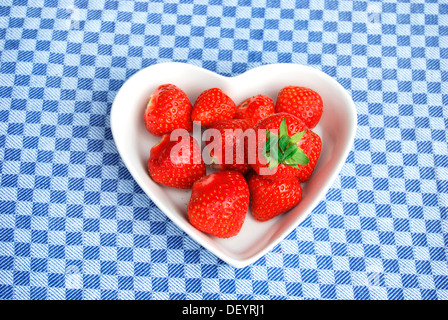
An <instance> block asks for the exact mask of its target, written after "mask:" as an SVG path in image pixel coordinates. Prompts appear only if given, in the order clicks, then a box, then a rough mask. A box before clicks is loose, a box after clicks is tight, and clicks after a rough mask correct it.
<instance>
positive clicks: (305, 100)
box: [275, 86, 323, 129]
mask: <svg viewBox="0 0 448 320" xmlns="http://www.w3.org/2000/svg"><path fill="white" fill-rule="evenodd" d="M275 111H276V112H277V113H280V112H287V113H290V114H292V115H295V116H297V117H299V118H300V119H301V120H302V121H303V122H305V124H306V125H307V127H308V128H310V129H312V128H314V127H315V126H316V125H317V123H318V122H319V120H320V118H321V117H322V112H323V103H322V98H321V96H320V95H319V94H318V93H317V92H316V91H314V90H312V89H310V88H306V87H295V86H288V87H284V88H283V89H281V90H280V92H279V94H278V96H277V101H276V105H275Z"/></svg>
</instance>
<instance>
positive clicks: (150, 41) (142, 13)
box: [0, 0, 448, 300]
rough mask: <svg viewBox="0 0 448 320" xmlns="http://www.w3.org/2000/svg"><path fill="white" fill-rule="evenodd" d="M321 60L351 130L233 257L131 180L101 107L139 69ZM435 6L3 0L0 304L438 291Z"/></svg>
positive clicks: (442, 69)
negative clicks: (318, 181)
mask: <svg viewBox="0 0 448 320" xmlns="http://www.w3.org/2000/svg"><path fill="white" fill-rule="evenodd" d="M168 61H180V62H186V63H190V64H194V65H197V66H201V67H203V68H206V69H209V70H212V71H214V72H217V73H219V74H222V75H226V76H235V75H238V74H241V73H243V72H245V71H246V70H249V69H252V68H255V67H257V66H260V65H264V64H271V63H278V62H283V63H299V64H306V65H310V66H312V67H315V68H317V69H320V70H322V71H324V72H325V73H327V74H329V75H330V76H332V77H334V78H335V79H336V80H337V81H338V82H339V83H341V84H342V85H343V86H344V87H345V88H346V90H347V91H348V92H349V93H350V94H351V95H352V97H353V99H354V101H355V103H356V107H357V111H358V131H357V134H356V139H355V143H354V146H353V148H352V150H351V152H350V154H349V157H348V159H347V160H346V163H345V165H344V167H343V169H342V171H341V173H340V175H339V176H338V178H337V179H336V181H335V182H334V184H333V185H332V187H331V188H330V190H329V191H328V193H327V194H326V196H325V198H324V199H323V200H322V201H321V202H320V203H319V205H318V206H317V207H316V208H315V209H314V211H313V212H312V214H311V215H310V216H309V217H308V218H307V219H306V220H305V221H304V222H303V223H302V224H301V225H299V226H298V227H297V228H296V229H295V230H294V231H293V232H292V233H291V234H289V235H288V236H287V237H286V239H285V240H283V241H282V242H281V243H280V244H279V245H277V246H276V247H275V248H274V249H273V250H272V251H271V252H269V253H268V254H266V255H265V256H264V257H262V258H260V259H259V260H258V261H256V262H255V263H253V264H252V265H250V266H248V267H245V268H242V269H236V268H234V267H231V266H229V265H227V264H226V263H224V262H223V261H221V260H220V259H219V258H217V257H215V256H214V255H213V254H211V253H210V252H208V251H207V250H205V249H203V248H202V247H201V246H200V245H198V244H197V243H196V242H195V241H193V240H192V239H191V238H190V237H189V236H187V235H186V234H185V233H184V232H183V231H182V230H180V229H179V228H178V227H177V226H176V225H175V224H174V223H173V222H171V221H170V220H169V219H168V218H167V217H166V216H165V215H164V214H163V213H162V212H161V211H160V210H159V209H158V208H157V207H156V206H155V205H154V204H153V203H152V202H151V200H150V199H149V198H148V197H147V196H146V195H145V194H144V193H143V192H142V190H141V189H140V188H139V186H138V185H137V184H136V182H135V181H134V180H133V178H132V177H131V175H130V174H129V172H128V171H127V169H126V167H125V165H124V164H123V162H122V160H121V158H120V156H119V154H118V152H117V149H116V147H115V144H114V141H113V139H112V135H111V130H110V124H109V120H110V118H109V113H110V109H111V104H112V102H113V99H114V97H115V95H116V93H117V91H118V90H119V88H120V87H121V85H122V84H123V83H124V82H125V81H126V80H127V79H128V78H129V77H130V76H131V75H133V74H134V73H135V72H137V71H138V70H140V69H142V68H144V67H147V66H150V65H153V64H156V63H161V62H168ZM447 83H448V4H447V3H446V2H445V1H434V0H425V1H423V0H416V1H412V2H411V1H408V0H400V1H392V0H386V1H373V0H368V1H366V0H359V1H351V0H341V1H337V0H325V1H309V0H297V1H292V0H229V1H227V0H226V1H222V0H181V1H159V0H140V1H130V0H128V1H115V0H95V1H93V0H2V1H1V4H0V299H238V300H242V299H448V264H447V260H448V249H447V247H448V236H447V235H448V222H447V219H448V149H447V148H448V147H447V129H448V107H447V105H448V85H447Z"/></svg>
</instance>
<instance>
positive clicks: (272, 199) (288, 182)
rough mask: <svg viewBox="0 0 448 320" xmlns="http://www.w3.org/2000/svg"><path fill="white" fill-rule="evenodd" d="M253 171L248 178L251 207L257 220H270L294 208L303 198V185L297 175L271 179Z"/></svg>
mask: <svg viewBox="0 0 448 320" xmlns="http://www.w3.org/2000/svg"><path fill="white" fill-rule="evenodd" d="M251 173H252V174H250V175H249V178H248V185H249V191H250V208H251V211H252V215H253V217H254V218H255V219H256V220H258V221H267V220H270V219H272V218H274V217H276V216H278V215H280V214H282V213H285V212H286V211H288V210H290V209H292V208H294V207H295V206H296V205H297V204H299V202H300V200H301V199H302V187H301V186H300V183H299V180H297V178H296V177H287V178H284V179H281V180H270V179H266V178H264V177H263V176H260V175H258V174H255V173H253V171H252V172H251Z"/></svg>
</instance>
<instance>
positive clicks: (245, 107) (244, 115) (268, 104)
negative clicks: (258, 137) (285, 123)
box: [235, 94, 275, 125]
mask: <svg viewBox="0 0 448 320" xmlns="http://www.w3.org/2000/svg"><path fill="white" fill-rule="evenodd" d="M273 113H275V107H274V101H272V99H271V98H269V97H268V96H265V95H263V94H259V95H256V96H253V97H251V98H247V99H246V100H244V101H243V102H242V103H241V104H240V105H239V106H238V107H237V108H236V113H235V119H252V120H253V121H254V125H255V124H256V123H257V122H258V120H261V119H263V118H266V117H267V116H269V115H271V114H273Z"/></svg>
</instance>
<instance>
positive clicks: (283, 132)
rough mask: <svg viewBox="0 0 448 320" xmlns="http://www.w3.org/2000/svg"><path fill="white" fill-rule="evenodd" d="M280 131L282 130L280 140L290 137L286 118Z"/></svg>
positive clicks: (281, 124)
mask: <svg viewBox="0 0 448 320" xmlns="http://www.w3.org/2000/svg"><path fill="white" fill-rule="evenodd" d="M279 130H280V138H282V137H285V136H286V137H287V136H288V127H287V126H286V118H283V120H282V122H281V123H280V128H279Z"/></svg>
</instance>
